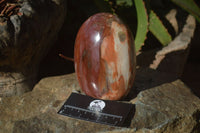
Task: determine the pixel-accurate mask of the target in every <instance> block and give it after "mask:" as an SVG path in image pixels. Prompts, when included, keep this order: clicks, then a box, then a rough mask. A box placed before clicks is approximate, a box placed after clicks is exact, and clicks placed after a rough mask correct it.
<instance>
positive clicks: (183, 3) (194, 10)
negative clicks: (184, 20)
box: [171, 0, 200, 22]
mask: <svg viewBox="0 0 200 133" xmlns="http://www.w3.org/2000/svg"><path fill="white" fill-rule="evenodd" d="M171 1H172V2H174V3H175V4H177V5H178V6H180V7H182V8H183V9H185V10H186V11H188V12H189V13H191V14H192V15H193V16H194V17H195V18H196V19H197V21H198V22H200V8H199V7H198V6H197V4H196V3H195V2H194V1H193V0H171Z"/></svg>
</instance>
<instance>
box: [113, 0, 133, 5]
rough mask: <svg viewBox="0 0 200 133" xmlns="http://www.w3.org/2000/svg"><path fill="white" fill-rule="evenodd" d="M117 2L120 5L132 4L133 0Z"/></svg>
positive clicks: (117, 0)
mask: <svg viewBox="0 0 200 133" xmlns="http://www.w3.org/2000/svg"><path fill="white" fill-rule="evenodd" d="M116 4H117V5H119V6H132V5H133V2H132V0H116Z"/></svg>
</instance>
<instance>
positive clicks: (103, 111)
mask: <svg viewBox="0 0 200 133" xmlns="http://www.w3.org/2000/svg"><path fill="white" fill-rule="evenodd" d="M58 114H61V115H65V116H69V117H72V118H77V119H82V120H87V121H92V122H96V123H101V124H106V125H111V126H120V127H128V126H129V125H130V123H131V119H132V118H133V116H134V114H135V105H134V104H129V103H123V102H119V101H109V100H100V99H95V98H92V97H89V96H86V95H81V94H78V93H72V94H71V95H70V97H69V98H68V99H67V101H66V102H65V103H64V105H63V106H62V107H61V109H60V110H59V111H58Z"/></svg>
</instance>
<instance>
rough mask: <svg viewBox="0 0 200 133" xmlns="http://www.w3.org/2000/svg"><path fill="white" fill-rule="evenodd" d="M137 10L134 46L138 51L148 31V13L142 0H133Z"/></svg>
mask: <svg viewBox="0 0 200 133" xmlns="http://www.w3.org/2000/svg"><path fill="white" fill-rule="evenodd" d="M134 2H135V7H136V11H137V32H136V36H135V48H136V51H139V50H140V48H141V47H142V45H143V44H144V41H145V39H146V35H147V31H148V15H147V12H146V8H145V4H144V2H143V1H142V0H134Z"/></svg>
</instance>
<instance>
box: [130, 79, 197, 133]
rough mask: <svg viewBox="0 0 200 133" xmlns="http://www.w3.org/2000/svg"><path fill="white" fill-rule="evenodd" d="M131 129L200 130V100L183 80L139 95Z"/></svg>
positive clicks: (161, 130) (162, 130)
mask: <svg viewBox="0 0 200 133" xmlns="http://www.w3.org/2000/svg"><path fill="white" fill-rule="evenodd" d="M137 99H138V100H137V102H136V103H135V104H136V114H135V117H134V119H133V121H132V125H131V126H132V127H137V128H138V129H141V128H148V129H152V130H153V131H159V132H183V131H184V132H194V131H198V130H200V122H199V118H200V110H199V109H200V99H199V98H198V97H196V96H195V95H194V94H193V93H192V92H191V91H190V89H188V88H187V86H185V85H184V84H183V82H181V81H180V80H176V81H174V82H171V83H166V84H163V85H161V86H158V87H155V88H152V89H149V90H146V91H143V92H141V93H139V94H138V96H137Z"/></svg>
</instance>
